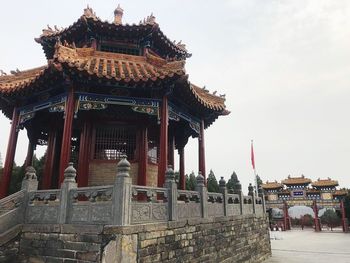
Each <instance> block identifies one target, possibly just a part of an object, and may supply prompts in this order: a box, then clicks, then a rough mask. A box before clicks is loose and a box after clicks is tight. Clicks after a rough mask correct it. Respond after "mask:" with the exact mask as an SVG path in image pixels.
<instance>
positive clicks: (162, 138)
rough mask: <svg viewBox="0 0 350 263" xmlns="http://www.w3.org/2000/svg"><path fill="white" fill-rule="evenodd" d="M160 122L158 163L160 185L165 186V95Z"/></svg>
mask: <svg viewBox="0 0 350 263" xmlns="http://www.w3.org/2000/svg"><path fill="white" fill-rule="evenodd" d="M160 121H161V123H160V143H159V145H160V153H159V164H158V186H159V187H163V185H164V181H165V171H166V169H167V165H168V98H167V96H164V97H163V101H162V112H161V120H160Z"/></svg>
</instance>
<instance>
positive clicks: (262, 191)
mask: <svg viewBox="0 0 350 263" xmlns="http://www.w3.org/2000/svg"><path fill="white" fill-rule="evenodd" d="M258 193H259V197H261V204H262V209H263V215H264V214H265V213H266V204H265V195H264V190H263V189H262V187H261V185H259V188H258Z"/></svg>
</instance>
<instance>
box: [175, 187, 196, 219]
mask: <svg viewBox="0 0 350 263" xmlns="http://www.w3.org/2000/svg"><path fill="white" fill-rule="evenodd" d="M177 193H178V196H177V204H176V213H177V217H178V219H185V218H200V217H202V212H201V204H200V203H201V197H200V194H199V192H197V191H186V190H178V191H177Z"/></svg>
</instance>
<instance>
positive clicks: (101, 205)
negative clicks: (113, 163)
mask: <svg viewBox="0 0 350 263" xmlns="http://www.w3.org/2000/svg"><path fill="white" fill-rule="evenodd" d="M112 195H113V185H111V186H96V187H81V188H77V189H71V190H70V191H69V206H68V214H67V222H68V223H70V224H112V222H113V214H112V211H113V201H112Z"/></svg>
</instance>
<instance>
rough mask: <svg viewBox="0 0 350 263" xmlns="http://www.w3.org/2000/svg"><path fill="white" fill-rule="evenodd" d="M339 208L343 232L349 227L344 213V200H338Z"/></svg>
mask: <svg viewBox="0 0 350 263" xmlns="http://www.w3.org/2000/svg"><path fill="white" fill-rule="evenodd" d="M340 210H341V221H342V226H343V232H345V233H346V232H348V231H349V227H348V222H347V220H346V215H345V207H344V200H341V201H340Z"/></svg>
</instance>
